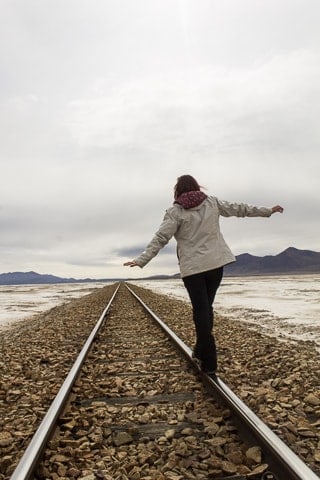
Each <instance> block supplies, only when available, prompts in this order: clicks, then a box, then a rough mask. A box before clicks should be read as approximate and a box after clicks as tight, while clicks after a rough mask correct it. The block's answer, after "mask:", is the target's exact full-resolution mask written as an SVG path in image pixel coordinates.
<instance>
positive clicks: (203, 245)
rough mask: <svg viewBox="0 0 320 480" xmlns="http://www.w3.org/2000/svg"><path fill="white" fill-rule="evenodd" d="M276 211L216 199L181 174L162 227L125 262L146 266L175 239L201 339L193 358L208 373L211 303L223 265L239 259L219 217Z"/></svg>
mask: <svg viewBox="0 0 320 480" xmlns="http://www.w3.org/2000/svg"><path fill="white" fill-rule="evenodd" d="M275 212H281V213H282V212H283V208H282V207H281V206H280V205H276V206H274V207H272V208H266V207H254V206H251V205H247V204H244V203H229V202H225V201H221V200H218V199H217V198H216V197H212V196H208V195H206V194H205V193H203V192H202V191H201V190H200V186H199V184H198V182H197V181H196V180H195V179H194V178H193V177H192V176H191V175H182V176H181V177H179V178H178V180H177V184H176V185H175V187H174V204H173V206H172V207H171V208H169V209H168V210H167V211H166V214H165V216H164V219H163V222H162V223H161V225H160V227H159V230H158V231H157V233H156V234H155V235H154V237H153V239H152V240H151V242H150V243H149V244H148V245H147V247H146V249H145V251H144V252H143V253H141V255H140V256H139V257H137V258H135V259H134V260H132V261H130V262H126V263H124V265H126V266H130V267H135V266H139V267H141V268H142V267H144V266H145V265H146V264H147V263H148V262H149V261H150V260H151V259H152V258H153V257H155V256H156V255H157V253H158V252H159V250H160V249H161V248H163V247H164V246H165V245H166V244H167V243H168V241H169V240H170V239H171V238H172V237H173V236H174V237H175V239H176V241H177V254H178V259H179V266H180V272H181V277H182V280H183V283H184V285H185V287H186V289H187V291H188V294H189V297H190V300H191V303H192V308H193V319H194V323H195V329H196V338H197V340H196V345H195V347H194V351H193V356H194V357H195V358H196V359H198V360H199V362H200V365H201V369H202V370H203V371H205V372H206V373H208V374H214V373H215V371H216V369H217V354H216V346H215V340H214V337H213V334H212V327H213V307H212V305H213V301H214V297H215V294H216V291H217V289H218V287H219V285H220V283H221V279H222V275H223V266H224V265H227V264H228V263H231V262H234V261H235V257H234V255H233V254H232V252H231V250H230V249H229V247H228V245H227V244H226V242H225V240H224V238H223V236H222V234H221V232H220V228H219V217H220V215H223V216H224V217H231V216H234V217H270V216H271V215H272V214H273V213H275Z"/></svg>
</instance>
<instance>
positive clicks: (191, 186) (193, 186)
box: [174, 175, 200, 199]
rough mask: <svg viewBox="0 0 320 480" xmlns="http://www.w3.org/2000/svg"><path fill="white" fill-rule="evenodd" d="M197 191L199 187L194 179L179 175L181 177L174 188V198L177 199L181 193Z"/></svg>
mask: <svg viewBox="0 0 320 480" xmlns="http://www.w3.org/2000/svg"><path fill="white" fill-rule="evenodd" d="M197 190H200V185H199V184H198V182H197V180H196V179H195V178H193V177H192V176H191V175H181V177H178V179H177V183H176V185H175V187H174V198H175V199H177V198H178V197H180V195H182V193H186V192H195V191H197Z"/></svg>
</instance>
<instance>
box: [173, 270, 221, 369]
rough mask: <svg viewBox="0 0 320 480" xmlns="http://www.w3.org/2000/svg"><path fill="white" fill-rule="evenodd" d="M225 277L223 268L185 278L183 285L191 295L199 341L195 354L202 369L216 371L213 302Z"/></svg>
mask: <svg viewBox="0 0 320 480" xmlns="http://www.w3.org/2000/svg"><path fill="white" fill-rule="evenodd" d="M222 276H223V267H220V268H216V269H214V270H208V271H207V272H201V273H196V274H195V275H190V276H188V277H184V278H183V279H182V280H183V283H184V285H185V287H186V289H187V291H188V293H189V297H190V300H191V304H192V309H193V320H194V324H195V328H196V336H197V341H196V345H195V348H194V354H195V356H196V357H197V358H199V359H200V360H201V361H202V368H203V369H204V370H207V371H211V370H216V368H217V352H216V344H215V340H214V336H213V334H212V328H213V316H214V314H213V306H212V305H213V301H214V297H215V295H216V292H217V290H218V288H219V285H220V283H221V280H222Z"/></svg>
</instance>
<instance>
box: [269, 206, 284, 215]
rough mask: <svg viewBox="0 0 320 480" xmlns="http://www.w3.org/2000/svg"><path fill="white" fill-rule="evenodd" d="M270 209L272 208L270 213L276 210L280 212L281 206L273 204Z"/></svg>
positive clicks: (281, 210)
mask: <svg viewBox="0 0 320 480" xmlns="http://www.w3.org/2000/svg"><path fill="white" fill-rule="evenodd" d="M271 210H272V213H276V212H279V213H282V212H283V207H281V205H275V206H274V207H272V209H271Z"/></svg>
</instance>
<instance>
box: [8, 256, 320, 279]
mask: <svg viewBox="0 0 320 480" xmlns="http://www.w3.org/2000/svg"><path fill="white" fill-rule="evenodd" d="M236 260H237V261H236V262H235V263H231V264H229V265H226V266H225V267H224V274H225V276H250V275H253V276H254V275H257V276H258V275H285V274H308V273H320V252H315V251H313V250H299V249H297V248H295V247H288V248H287V249H285V250H284V251H283V252H281V253H279V254H277V255H266V256H264V257H259V256H256V255H251V254H250V253H242V254H241V255H238V256H236ZM170 278H171V279H173V278H180V274H178V273H176V274H174V275H153V276H147V277H144V278H143V279H141V280H144V279H145V280H152V279H153V280H158V279H170ZM130 279H131V280H134V278H132V277H131V278H128V277H123V278H102V279H92V278H84V279H75V278H63V277H58V276H55V275H51V274H40V273H37V272H34V271H30V272H8V273H1V274H0V285H27V284H29V285H39V284H55V283H89V282H107V281H119V280H130Z"/></svg>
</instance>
